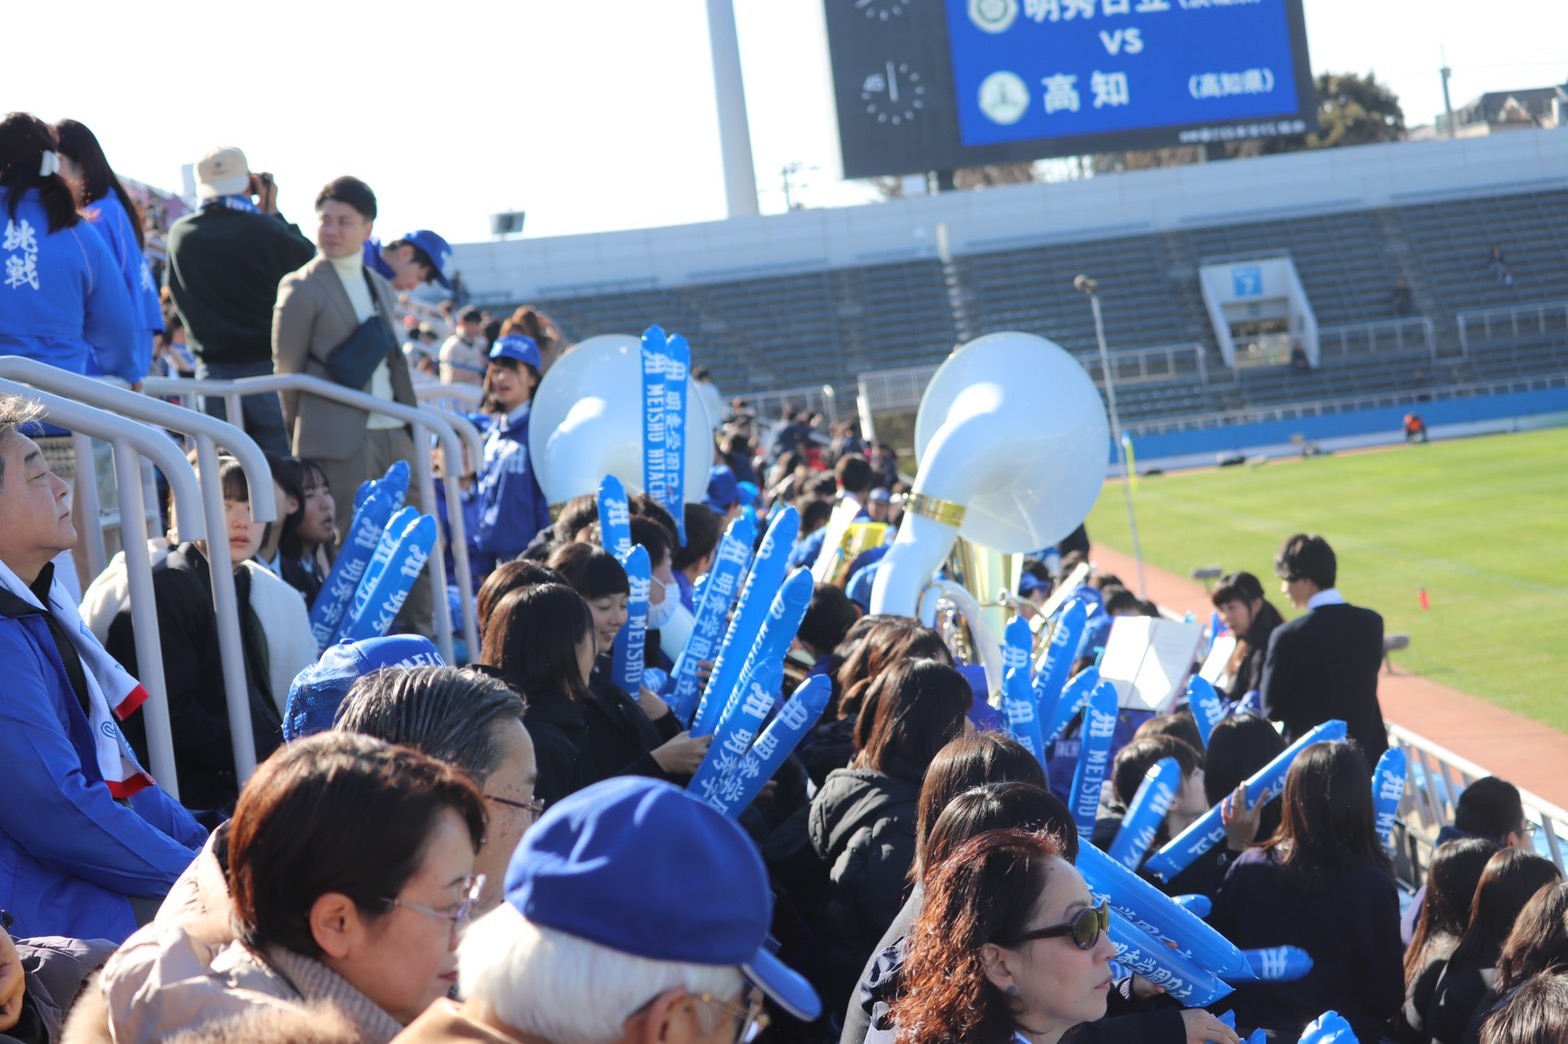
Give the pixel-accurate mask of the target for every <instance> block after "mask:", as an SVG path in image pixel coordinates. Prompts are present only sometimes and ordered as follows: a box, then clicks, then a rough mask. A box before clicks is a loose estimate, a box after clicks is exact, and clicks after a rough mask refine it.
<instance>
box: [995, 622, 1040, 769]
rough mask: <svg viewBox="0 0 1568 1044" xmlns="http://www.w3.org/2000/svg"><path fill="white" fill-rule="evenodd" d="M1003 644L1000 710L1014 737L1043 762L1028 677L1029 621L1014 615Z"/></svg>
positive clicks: (1036, 710)
mask: <svg viewBox="0 0 1568 1044" xmlns="http://www.w3.org/2000/svg"><path fill="white" fill-rule="evenodd" d="M1003 634H1004V641H1003V643H1002V672H1003V674H1002V710H1003V712H1004V713H1005V714H1006V715H1007V730H1008V731H1009V732H1010V733H1012V735H1013V738H1014V739H1016V740H1017V741H1018V742H1019V743H1022V744H1023V745H1024V747H1025V748H1026V749H1027V750H1028V751H1029V753H1031V754H1033V755H1034V756H1035V758H1036V760H1038V761H1039V762H1040V764H1042V765H1044V764H1045V739H1044V737H1043V736H1042V735H1041V732H1040V714H1039V707H1038V705H1037V704H1036V703H1035V698H1034V687H1033V686H1032V685H1031V684H1030V679H1029V653H1030V651H1031V650H1032V649H1033V648H1034V632H1033V631H1031V630H1030V629H1029V621H1027V620H1025V619H1023V618H1022V617H1017V616H1015V617H1013V618H1012V619H1011V620H1009V621H1008V622H1007V629H1006V630H1005V631H1004V632H1003Z"/></svg>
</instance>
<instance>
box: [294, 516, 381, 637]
mask: <svg viewBox="0 0 1568 1044" xmlns="http://www.w3.org/2000/svg"><path fill="white" fill-rule="evenodd" d="M391 517H392V501H391V500H390V499H389V498H388V497H387V496H386V495H385V494H380V493H373V494H372V495H371V496H370V497H368V498H366V500H365V503H364V504H362V505H361V506H360V508H359V510H358V511H355V512H354V521H353V522H352V523H350V524H349V527H348V536H347V537H346V538H345V539H344V541H343V550H341V551H339V552H338V557H337V561H335V562H333V563H332V571H331V572H330V573H328V574H327V580H326V583H324V584H322V585H321V593H320V594H318V595H317V596H316V604H315V605H313V606H311V609H310V634H311V637H313V638H315V639H316V644H317V645H318V646H320V647H321V649H322V650H323V651H325V650H326V648H327V646H329V645H331V644H332V636H333V635H335V634H337V631H338V628H339V627H341V626H342V625H343V618H344V617H345V616H347V615H348V611H349V607H350V606H351V605H353V603H354V592H355V591H356V590H357V589H358V588H359V582H360V580H361V579H363V577H364V575H365V567H366V566H368V565H369V564H370V556H371V555H373V554H374V553H375V551H376V547H377V545H378V544H380V542H381V531H382V530H384V529H386V527H387V520H388V519H390V518H391Z"/></svg>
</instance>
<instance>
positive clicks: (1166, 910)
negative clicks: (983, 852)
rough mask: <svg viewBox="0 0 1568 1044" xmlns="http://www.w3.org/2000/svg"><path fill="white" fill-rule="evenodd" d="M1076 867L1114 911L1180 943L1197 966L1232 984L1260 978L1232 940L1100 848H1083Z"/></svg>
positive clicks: (1159, 936)
mask: <svg viewBox="0 0 1568 1044" xmlns="http://www.w3.org/2000/svg"><path fill="white" fill-rule="evenodd" d="M1076 865H1077V867H1078V872H1079V873H1080V874H1082V875H1083V879H1084V881H1085V882H1087V883H1088V885H1089V890H1090V891H1091V892H1093V893H1094V895H1095V898H1096V900H1099V899H1108V900H1110V903H1111V906H1112V908H1113V909H1115V910H1116V912H1117V913H1119V914H1121V915H1122V916H1123V917H1125V918H1126V919H1127V920H1128V921H1129V922H1131V923H1132V925H1133V926H1134V927H1136V928H1138V929H1140V930H1142V931H1145V932H1147V933H1148V934H1150V935H1152V936H1154V937H1155V938H1156V939H1158V940H1159V941H1160V942H1161V943H1165V944H1170V943H1174V944H1175V945H1176V946H1177V948H1178V949H1179V950H1180V952H1181V954H1182V956H1184V957H1186V958H1187V959H1188V960H1189V961H1191V962H1192V963H1193V964H1196V965H1197V966H1198V967H1200V968H1203V969H1206V970H1208V971H1210V972H1212V973H1213V974H1214V975H1215V976H1216V977H1217V978H1221V979H1225V980H1227V981H1233V982H1251V981H1252V980H1254V979H1255V978H1257V976H1256V975H1255V974H1254V973H1253V971H1252V965H1250V964H1248V963H1247V958H1246V957H1244V956H1242V953H1241V951H1240V950H1238V949H1236V947H1235V946H1234V945H1232V944H1231V942H1230V940H1228V939H1226V938H1225V937H1224V936H1223V935H1221V934H1220V933H1219V932H1217V931H1215V930H1214V929H1213V928H1210V927H1209V926H1208V925H1207V924H1205V923H1203V921H1202V920H1200V919H1199V918H1197V917H1195V916H1193V915H1192V914H1191V913H1189V912H1187V911H1186V910H1184V909H1182V908H1181V907H1180V906H1178V905H1177V904H1176V903H1173V902H1171V900H1170V897H1169V896H1167V895H1165V894H1164V893H1163V892H1161V891H1160V890H1159V889H1158V888H1155V887H1154V886H1153V885H1152V884H1150V883H1149V882H1147V881H1145V880H1144V879H1143V878H1141V877H1139V876H1138V875H1137V874H1135V873H1133V872H1132V871H1131V870H1128V869H1127V868H1126V867H1124V866H1122V865H1121V864H1120V863H1118V862H1116V861H1115V860H1114V859H1112V858H1111V857H1110V856H1108V855H1106V854H1105V853H1104V852H1102V851H1100V850H1099V849H1098V848H1096V847H1094V845H1092V844H1080V845H1079V846H1078V860H1077V864H1076Z"/></svg>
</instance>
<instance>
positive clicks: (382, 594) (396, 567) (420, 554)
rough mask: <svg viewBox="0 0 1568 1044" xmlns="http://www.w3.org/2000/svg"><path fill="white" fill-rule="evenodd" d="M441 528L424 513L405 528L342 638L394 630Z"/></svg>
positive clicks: (353, 639)
mask: <svg viewBox="0 0 1568 1044" xmlns="http://www.w3.org/2000/svg"><path fill="white" fill-rule="evenodd" d="M388 528H389V529H390V528H391V527H388ZM437 529H438V526H437V524H436V520H435V517H434V516H433V515H420V516H419V517H418V518H416V519H415V520H414V521H413V523H411V524H410V525H409V526H407V527H406V528H404V530H403V533H402V535H400V536H399V537H398V539H397V543H395V544H394V545H393V547H392V554H391V556H390V558H389V559H388V561H387V566H386V568H385V569H383V570H382V571H381V575H380V576H378V577H377V578H376V580H375V582H374V584H373V585H372V586H371V589H370V590H369V592H368V593H367V596H366V598H365V608H364V610H363V611H361V612H359V613H358V614H356V615H354V616H351V617H349V619H348V620H347V621H346V622H345V623H344V625H343V629H342V631H340V632H339V634H340V635H341V638H340V639H339V640H340V641H341V640H342V639H343V638H346V639H349V640H350V641H356V642H358V641H363V640H365V639H367V638H380V637H381V636H382V635H384V634H386V633H387V631H388V630H390V629H391V627H392V621H393V620H395V619H397V614H398V611H399V610H401V609H402V608H403V602H404V601H405V600H406V599H407V598H408V592H409V591H410V590H412V589H413V586H414V581H415V580H416V579H418V577H419V573H420V571H421V570H423V569H424V568H425V563H426V562H427V561H429V560H430V552H431V551H432V550H433V549H434V548H435V546H436V531H437Z"/></svg>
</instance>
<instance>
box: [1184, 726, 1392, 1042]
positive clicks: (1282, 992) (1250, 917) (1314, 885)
mask: <svg viewBox="0 0 1568 1044" xmlns="http://www.w3.org/2000/svg"><path fill="white" fill-rule="evenodd" d="M1281 811H1282V817H1281V819H1280V825H1279V829H1278V830H1276V831H1275V832H1274V834H1273V836H1272V837H1270V838H1269V839H1268V840H1267V841H1265V842H1264V843H1263V844H1262V845H1260V846H1258V847H1256V848H1250V849H1248V850H1247V851H1246V852H1244V853H1242V854H1241V855H1240V856H1238V857H1237V858H1236V860H1235V862H1233V863H1232V864H1231V865H1230V869H1229V870H1227V871H1226V874H1225V880H1224V882H1223V883H1222V884H1221V885H1220V887H1219V890H1218V892H1217V893H1216V894H1215V897H1214V912H1213V914H1212V915H1211V916H1210V918H1209V923H1210V924H1212V925H1213V926H1214V927H1215V928H1216V929H1218V930H1219V931H1220V932H1221V933H1222V934H1223V935H1225V936H1226V937H1227V938H1228V939H1230V941H1231V942H1233V943H1235V944H1236V945H1237V946H1238V947H1240V948H1242V949H1244V950H1250V949H1258V948H1265V947H1272V946H1298V947H1300V948H1301V949H1303V950H1305V951H1307V953H1308V954H1309V955H1311V957H1312V965H1313V966H1312V971H1311V972H1309V973H1308V974H1307V975H1306V976H1305V977H1304V978H1301V979H1298V980H1296V981H1294V982H1283V983H1279V982H1265V983H1249V984H1246V985H1243V986H1238V987H1237V989H1236V993H1235V998H1236V1008H1235V1010H1236V1023H1237V1028H1238V1029H1239V1030H1241V1031H1242V1032H1243V1033H1246V1032H1250V1031H1251V1030H1252V1029H1253V1028H1258V1027H1261V1028H1264V1029H1267V1030H1270V1031H1272V1032H1273V1033H1276V1034H1279V1035H1281V1036H1283V1037H1285V1038H1287V1039H1292V1040H1293V1039H1295V1037H1297V1036H1299V1035H1300V1034H1301V1031H1302V1029H1303V1028H1304V1027H1305V1026H1306V1024H1307V1023H1308V1022H1310V1021H1311V1020H1313V1019H1315V1018H1317V1017H1318V1016H1319V1015H1321V1014H1322V1013H1323V1012H1324V1011H1326V1010H1328V1009H1330V1008H1332V1009H1334V1010H1335V1011H1337V1012H1339V1013H1340V1014H1341V1015H1343V1016H1344V1017H1345V1019H1346V1020H1347V1021H1348V1022H1349V1023H1350V1025H1351V1028H1353V1029H1354V1030H1355V1032H1356V1039H1358V1040H1377V1039H1379V1037H1380V1036H1381V1035H1382V1033H1383V1031H1384V1027H1385V1026H1386V1025H1387V1023H1388V1020H1389V1018H1390V1017H1391V1016H1393V1015H1394V1013H1395V1012H1397V1011H1398V1010H1399V1007H1400V1004H1401V1003H1403V1001H1404V997H1405V981H1404V967H1403V958H1404V947H1403V945H1402V944H1401V942H1400V937H1399V895H1398V892H1397V891H1396V889H1395V887H1394V879H1393V877H1392V876H1390V873H1389V862H1388V856H1387V855H1386V854H1385V853H1384V851H1383V844H1382V842H1381V841H1380V840H1379V839H1378V835H1377V830H1376V828H1375V826H1374V816H1373V811H1372V774H1371V772H1369V771H1368V769H1367V763H1366V759H1365V758H1363V757H1362V756H1361V749H1360V748H1359V747H1357V746H1356V745H1355V744H1353V743H1344V742H1340V743H1314V744H1313V745H1312V746H1310V747H1308V748H1306V749H1305V750H1304V751H1302V752H1301V753H1300V754H1299V755H1298V756H1297V757H1296V760H1295V761H1294V762H1293V763H1292V764H1291V766H1290V772H1289V774H1287V775H1286V777H1285V791H1284V794H1283V796H1282V798H1281Z"/></svg>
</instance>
